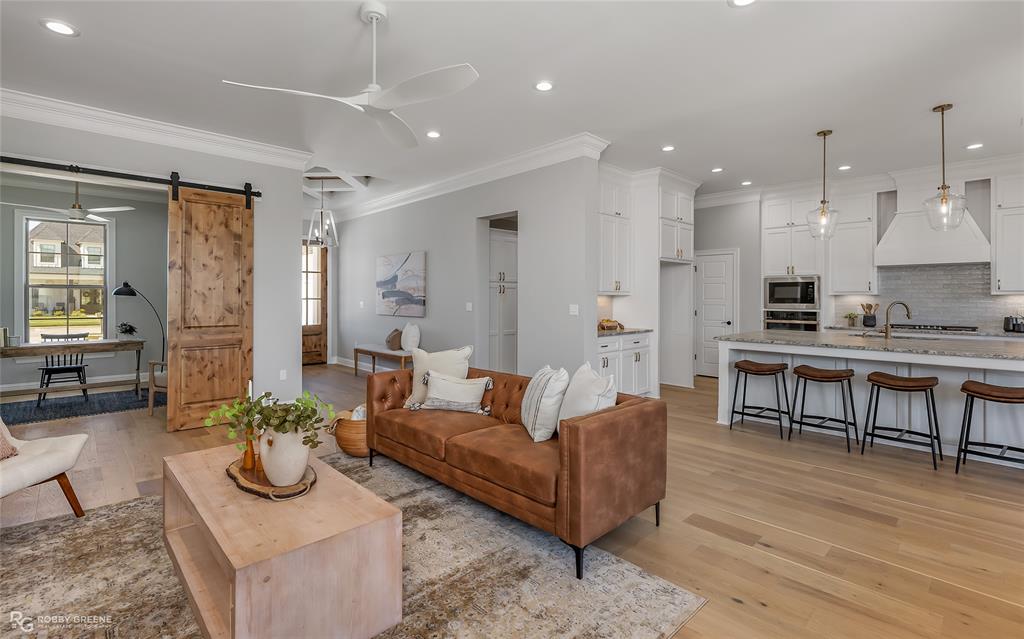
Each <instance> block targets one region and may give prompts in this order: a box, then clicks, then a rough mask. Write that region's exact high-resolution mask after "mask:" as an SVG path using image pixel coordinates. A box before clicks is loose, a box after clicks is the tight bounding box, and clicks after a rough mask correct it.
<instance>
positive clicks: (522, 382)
mask: <svg viewBox="0 0 1024 639" xmlns="http://www.w3.org/2000/svg"><path fill="white" fill-rule="evenodd" d="M466 377H490V378H491V379H492V380H493V384H492V386H491V389H490V390H489V391H487V392H486V393H484V398H483V399H482V400H481V403H482V404H483V405H484V406H490V407H491V417H495V418H497V419H499V420H501V422H502V423H503V424H522V423H523V420H522V416H521V415H520V414H519V409H520V406H521V405H522V403H523V395H524V394H525V393H526V387H527V385H529V383H530V378H529V377H523V376H522V375H513V374H511V373H497V372H495V371H488V370H483V369H479V368H471V369H469V374H468V375H466Z"/></svg>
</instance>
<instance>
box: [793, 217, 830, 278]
mask: <svg viewBox="0 0 1024 639" xmlns="http://www.w3.org/2000/svg"><path fill="white" fill-rule="evenodd" d="M791 230H792V249H791V251H792V257H791V258H790V264H791V265H792V267H793V275H821V272H822V270H823V269H822V266H823V265H824V262H825V259H824V256H825V242H824V241H823V240H816V239H814V238H813V237H811V232H810V231H809V230H807V226H806V225H799V224H798V225H796V226H794V227H793V228H792V229H791Z"/></svg>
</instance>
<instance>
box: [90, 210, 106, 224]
mask: <svg viewBox="0 0 1024 639" xmlns="http://www.w3.org/2000/svg"><path fill="white" fill-rule="evenodd" d="M86 210H87V211H92V210H93V209H86ZM85 217H87V218H88V219H90V220H95V221H96V222H109V221H110V220H108V219H107V218H105V217H100V216H99V215H93V214H92V213H89V214H88V215H86V216H85Z"/></svg>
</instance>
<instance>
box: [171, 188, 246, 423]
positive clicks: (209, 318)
mask: <svg viewBox="0 0 1024 639" xmlns="http://www.w3.org/2000/svg"><path fill="white" fill-rule="evenodd" d="M252 241H253V212H252V209H251V208H246V206H245V196H242V195H230V194H225V193H214V192H211V191H202V190H198V189H186V188H182V189H179V192H178V200H177V201H174V200H170V203H169V206H168V247H167V250H168V282H167V364H168V366H167V370H168V375H167V430H169V431H174V430H182V429H185V428H196V427H198V426H202V424H203V419H205V417H206V416H207V414H208V413H209V412H210V410H211V409H213V408H216V407H217V406H220V405H221V404H224V403H230V402H231V400H233V399H235V398H237V397H241V396H242V395H244V394H245V392H246V388H247V384H248V381H249V380H250V379H252V297H253V293H252V266H253V243H252Z"/></svg>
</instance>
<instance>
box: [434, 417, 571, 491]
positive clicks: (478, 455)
mask: <svg viewBox="0 0 1024 639" xmlns="http://www.w3.org/2000/svg"><path fill="white" fill-rule="evenodd" d="M445 457H446V459H445V461H446V462H447V463H448V464H449V465H451V466H454V467H455V468H458V469H459V470H464V471H466V472H467V473H470V474H472V475H476V476H477V477H481V478H483V479H487V480H489V481H492V482H494V483H495V484H498V485H499V486H501V487H503V488H507V489H508V490H511V491H512V492H514V493H518V494H520V495H522V496H523V497H528V498H530V499H533V500H534V501H537V502H540V503H542V504H545V505H548V506H553V505H554V504H555V484H556V483H557V481H558V468H559V461H558V440H556V439H549V440H547V441H544V442H534V441H533V439H532V438H531V437H530V434H529V433H527V432H526V429H524V428H523V427H522V425H520V424H500V425H498V426H494V427H492V428H485V429H482V430H475V431H473V432H470V433H466V434H464V435H459V436H457V437H453V438H451V439H450V440H448V444H447V446H446V447H445Z"/></svg>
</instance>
